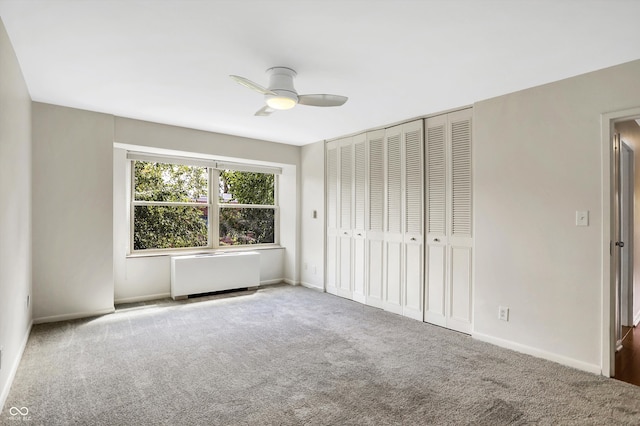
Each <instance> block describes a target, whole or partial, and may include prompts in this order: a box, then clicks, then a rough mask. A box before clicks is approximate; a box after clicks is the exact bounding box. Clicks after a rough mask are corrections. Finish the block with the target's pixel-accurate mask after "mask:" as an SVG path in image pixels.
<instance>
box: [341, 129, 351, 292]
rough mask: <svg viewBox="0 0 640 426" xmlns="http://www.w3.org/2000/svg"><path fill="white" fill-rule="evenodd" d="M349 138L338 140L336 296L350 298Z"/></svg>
mask: <svg viewBox="0 0 640 426" xmlns="http://www.w3.org/2000/svg"><path fill="white" fill-rule="evenodd" d="M351 142H352V141H351V138H347V139H343V140H342V141H341V142H340V145H339V147H340V148H339V149H340V156H339V159H340V160H339V163H340V174H339V188H340V197H339V199H340V207H339V212H340V216H339V219H340V230H339V234H340V236H339V247H338V264H339V267H338V270H339V277H338V296H342V297H346V298H349V299H351V298H352V297H353V289H352V281H353V279H352V273H353V270H352V264H353V245H352V238H351V235H352V228H353V214H352V212H353V208H352V207H353V206H352V203H353V144H352V143H351Z"/></svg>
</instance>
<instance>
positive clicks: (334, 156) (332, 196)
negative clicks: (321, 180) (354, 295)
mask: <svg viewBox="0 0 640 426" xmlns="http://www.w3.org/2000/svg"><path fill="white" fill-rule="evenodd" d="M338 145H339V143H338V142H337V141H333V142H329V143H327V145H326V167H327V170H326V176H327V177H326V185H327V189H326V199H327V204H326V205H327V211H326V218H327V249H326V250H327V253H326V256H327V257H326V259H327V260H326V268H327V270H326V274H325V277H326V278H325V289H326V291H327V292H328V293H332V294H338V235H339V216H338V213H339V212H338V206H339V202H338V201H339V200H338V194H339V190H338V170H339V167H338V166H339V164H338V151H339V150H338Z"/></svg>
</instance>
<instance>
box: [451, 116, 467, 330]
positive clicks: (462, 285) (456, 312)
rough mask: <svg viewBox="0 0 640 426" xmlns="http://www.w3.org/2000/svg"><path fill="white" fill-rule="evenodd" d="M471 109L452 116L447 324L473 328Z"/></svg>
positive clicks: (457, 327) (455, 326)
mask: <svg viewBox="0 0 640 426" xmlns="http://www.w3.org/2000/svg"><path fill="white" fill-rule="evenodd" d="M471 116H472V112H471V110H464V111H458V112H455V113H451V114H449V116H448V120H449V137H450V141H451V151H450V155H451V169H450V170H451V171H450V182H451V186H450V187H451V190H450V191H451V201H450V203H451V207H450V211H451V215H450V229H451V232H450V237H449V282H450V285H449V295H448V297H449V310H448V315H447V327H448V328H451V329H453V330H457V331H461V332H463V333H470V332H471V296H472V295H471V289H472V281H471V247H472V243H473V240H472V229H471V225H472V210H471V207H472V203H471V201H472V193H471V190H472V185H471V176H472V174H471Z"/></svg>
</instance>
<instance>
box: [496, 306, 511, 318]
mask: <svg viewBox="0 0 640 426" xmlns="http://www.w3.org/2000/svg"><path fill="white" fill-rule="evenodd" d="M498 319H499V320H501V321H509V308H507V307H506V306H498Z"/></svg>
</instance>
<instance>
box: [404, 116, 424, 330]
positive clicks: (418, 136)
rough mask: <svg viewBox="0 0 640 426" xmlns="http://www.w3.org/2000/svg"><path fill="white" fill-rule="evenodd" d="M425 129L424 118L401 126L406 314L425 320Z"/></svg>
mask: <svg viewBox="0 0 640 426" xmlns="http://www.w3.org/2000/svg"><path fill="white" fill-rule="evenodd" d="M422 135H423V129H422V120H419V121H416V122H412V123H408V124H405V125H403V127H402V136H403V142H404V144H403V148H404V150H403V160H404V161H403V165H404V167H403V179H402V180H403V183H404V255H403V259H404V271H403V275H404V280H403V283H404V286H403V290H402V293H403V311H402V314H403V315H404V316H408V317H411V318H414V319H417V320H420V321H422V320H423V315H424V311H423V300H424V296H423V289H424V279H423V269H424V268H423V259H424V256H423V238H424V234H423V230H422V229H423V222H424V219H423V211H424V205H423V195H422V194H423V193H424V188H423V179H424V177H423V140H422Z"/></svg>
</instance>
